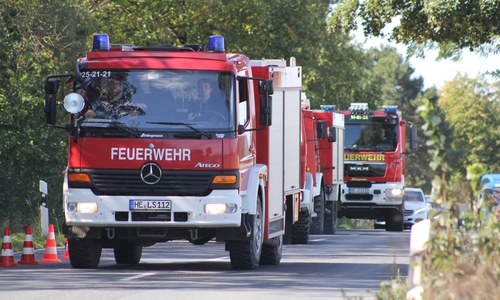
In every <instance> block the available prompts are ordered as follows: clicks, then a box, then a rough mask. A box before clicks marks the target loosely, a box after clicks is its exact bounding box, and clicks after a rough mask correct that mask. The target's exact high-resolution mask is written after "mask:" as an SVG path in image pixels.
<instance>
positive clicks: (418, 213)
mask: <svg viewBox="0 0 500 300" xmlns="http://www.w3.org/2000/svg"><path fill="white" fill-rule="evenodd" d="M404 199H405V212H404V220H403V223H404V226H405V228H411V226H413V224H415V223H417V222H420V221H422V220H424V219H427V218H428V216H429V207H428V205H427V201H426V200H425V196H424V192H422V189H419V188H405V195H404Z"/></svg>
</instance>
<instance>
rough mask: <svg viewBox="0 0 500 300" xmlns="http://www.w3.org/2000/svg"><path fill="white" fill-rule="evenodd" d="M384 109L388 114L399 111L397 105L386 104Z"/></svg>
mask: <svg viewBox="0 0 500 300" xmlns="http://www.w3.org/2000/svg"><path fill="white" fill-rule="evenodd" d="M383 109H384V112H385V113H386V114H395V113H397V112H398V107H397V106H384V107H383Z"/></svg>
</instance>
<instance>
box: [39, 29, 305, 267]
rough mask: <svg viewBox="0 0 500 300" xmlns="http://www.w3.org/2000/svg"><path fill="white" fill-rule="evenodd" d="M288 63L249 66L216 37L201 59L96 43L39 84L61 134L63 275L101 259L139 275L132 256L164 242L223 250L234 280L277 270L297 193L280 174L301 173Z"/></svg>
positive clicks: (296, 103) (177, 51) (297, 71)
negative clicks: (242, 273) (71, 68)
mask: <svg viewBox="0 0 500 300" xmlns="http://www.w3.org/2000/svg"><path fill="white" fill-rule="evenodd" d="M290 62H291V64H290V65H289V66H286V65H282V66H273V65H270V64H268V63H261V64H259V65H257V64H256V63H251V62H250V60H249V58H248V57H246V56H245V55H243V54H234V53H227V52H225V49H224V38H223V37H222V36H211V37H209V40H208V46H207V47H206V48H205V47H203V46H201V45H194V44H193V45H185V46H182V47H174V46H154V47H151V46H134V45H130V44H123V45H122V44H111V43H110V38H109V36H108V35H106V34H97V35H95V36H94V40H93V45H92V49H91V50H90V51H88V52H87V53H86V56H85V57H83V58H80V59H78V60H77V64H76V71H75V72H74V73H72V74H60V75H52V76H49V77H48V78H47V79H46V81H45V108H44V112H45V122H46V123H47V124H48V125H49V126H51V127H54V128H61V129H64V130H66V131H67V132H68V163H67V168H66V170H65V172H64V184H63V202H64V203H63V208H64V216H65V222H64V225H63V232H64V234H65V236H66V238H67V239H68V250H69V254H70V262H71V265H72V267H73V268H96V267H98V264H99V262H100V257H101V251H102V249H103V248H111V249H113V252H114V258H115V261H116V262H117V263H119V264H138V263H139V261H140V259H141V255H142V251H143V248H144V247H148V246H152V245H155V244H156V243H159V242H168V241H173V240H186V241H189V242H190V243H192V244H193V245H203V244H205V243H207V242H209V241H215V242H220V243H224V244H225V250H226V251H229V257H230V262H231V266H232V267H233V268H234V269H254V268H256V267H257V266H258V265H259V264H270V265H277V264H279V262H280V260H281V254H282V245H283V236H284V234H285V226H286V224H292V226H293V224H294V223H295V222H297V221H298V217H297V216H298V215H299V209H300V202H301V201H302V199H303V193H304V192H303V189H302V188H301V184H300V165H299V163H290V162H299V161H300V95H301V90H302V86H301V85H302V81H301V76H302V68H301V67H299V66H296V65H295V60H294V59H291V60H290ZM200 86H202V89H199V87H200ZM60 89H65V92H60V93H58V91H59V90H60ZM207 90H208V91H211V93H210V94H211V95H210V100H209V102H208V104H207V103H205V102H203V101H202V100H200V98H202V96H203V95H205V92H206V91H207ZM64 94H66V96H65V97H64V100H63V101H61V100H62V99H61V100H59V98H58V97H59V95H61V97H62V95H64ZM210 101H212V102H210ZM60 102H62V103H63V106H64V108H65V109H66V111H67V112H69V121H68V122H67V124H64V123H62V124H63V125H58V124H59V123H57V117H56V115H57V108H58V105H57V103H60ZM213 103H217V104H213ZM288 217H290V218H291V219H290V220H287V218H288Z"/></svg>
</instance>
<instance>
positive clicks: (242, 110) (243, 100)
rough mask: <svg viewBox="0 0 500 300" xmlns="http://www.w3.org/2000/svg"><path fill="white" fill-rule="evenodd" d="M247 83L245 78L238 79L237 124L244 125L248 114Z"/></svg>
mask: <svg viewBox="0 0 500 300" xmlns="http://www.w3.org/2000/svg"><path fill="white" fill-rule="evenodd" d="M248 84H249V81H248V80H246V79H242V80H239V81H238V96H239V103H238V111H239V113H238V124H239V125H245V124H246V123H247V122H248V119H249V116H248V112H249V107H248V106H249V101H248V91H249V88H248Z"/></svg>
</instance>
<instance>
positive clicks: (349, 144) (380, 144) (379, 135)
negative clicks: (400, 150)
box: [344, 123, 398, 151]
mask: <svg viewBox="0 0 500 300" xmlns="http://www.w3.org/2000/svg"><path fill="white" fill-rule="evenodd" d="M397 141H398V134H397V128H396V126H394V125H388V124H373V123H372V124H346V128H345V143H344V147H345V148H344V150H347V151H394V150H396V147H397Z"/></svg>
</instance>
